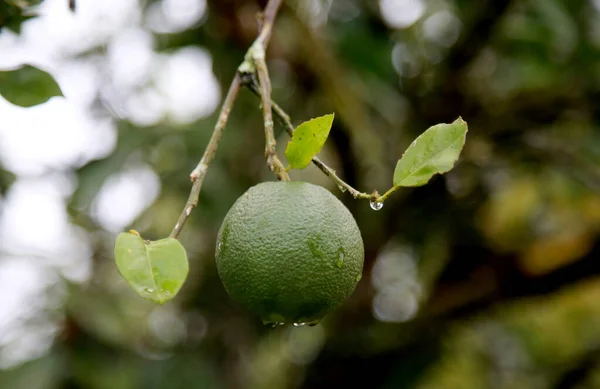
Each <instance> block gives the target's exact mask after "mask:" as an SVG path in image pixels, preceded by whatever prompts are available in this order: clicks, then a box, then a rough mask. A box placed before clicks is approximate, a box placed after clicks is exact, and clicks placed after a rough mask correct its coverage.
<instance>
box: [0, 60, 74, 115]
mask: <svg viewBox="0 0 600 389" xmlns="http://www.w3.org/2000/svg"><path fill="white" fill-rule="evenodd" d="M0 95H2V96H3V97H4V98H5V99H6V100H8V101H9V102H11V103H13V104H15V105H19V106H21V107H31V106H34V105H38V104H42V103H44V102H46V101H48V100H49V99H50V98H51V97H54V96H62V95H63V94H62V91H61V90H60V87H59V86H58V84H57V83H56V81H54V78H52V76H51V75H50V74H48V73H46V72H44V71H42V70H40V69H37V68H34V67H33V66H29V65H25V66H23V67H20V68H18V69H15V70H10V71H1V72H0Z"/></svg>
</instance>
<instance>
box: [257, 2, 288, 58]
mask: <svg viewBox="0 0 600 389" xmlns="http://www.w3.org/2000/svg"><path fill="white" fill-rule="evenodd" d="M281 2H282V1H281V0H269V3H267V6H266V7H265V10H264V12H263V18H262V27H261V29H260V34H259V35H258V38H257V40H258V41H259V42H261V43H262V45H263V47H264V48H265V49H266V48H267V46H268V45H269V40H270V39H271V34H272V33H273V23H274V22H275V17H276V16H277V11H279V7H280V6H281Z"/></svg>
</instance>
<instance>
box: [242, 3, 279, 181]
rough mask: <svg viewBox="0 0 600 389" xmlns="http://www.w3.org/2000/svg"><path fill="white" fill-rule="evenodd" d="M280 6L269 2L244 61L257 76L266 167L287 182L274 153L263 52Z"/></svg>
mask: <svg viewBox="0 0 600 389" xmlns="http://www.w3.org/2000/svg"><path fill="white" fill-rule="evenodd" d="M280 6H281V0H269V2H268V3H267V6H266V7H265V11H264V13H263V15H262V16H263V17H262V26H261V30H260V34H259V35H258V37H257V38H256V40H255V41H254V44H252V47H251V48H250V50H249V51H248V53H249V54H250V56H249V57H250V58H249V59H246V61H248V60H250V61H252V64H253V65H254V66H253V68H254V69H253V70H254V72H255V73H256V74H257V75H258V80H259V83H260V96H261V100H262V108H263V122H264V126H265V157H266V158H267V166H268V167H269V170H271V171H272V172H273V173H275V175H276V176H277V178H278V179H279V180H282V181H289V180H290V176H289V175H288V174H287V172H286V170H285V167H284V166H283V164H282V163H281V161H280V160H279V157H277V153H276V151H275V146H276V140H275V134H274V131H273V116H272V115H273V114H272V111H271V79H270V77H269V69H268V67H267V62H266V61H265V52H266V50H267V46H268V44H269V40H270V39H271V35H272V32H273V23H274V22H275V17H276V16H277V11H278V10H279V7H280Z"/></svg>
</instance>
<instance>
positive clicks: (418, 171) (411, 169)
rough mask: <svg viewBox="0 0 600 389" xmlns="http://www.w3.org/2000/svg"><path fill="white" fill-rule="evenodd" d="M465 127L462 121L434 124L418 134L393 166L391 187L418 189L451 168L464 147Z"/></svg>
mask: <svg viewBox="0 0 600 389" xmlns="http://www.w3.org/2000/svg"><path fill="white" fill-rule="evenodd" d="M466 135H467V123H466V122H465V121H464V120H462V118H458V119H456V120H455V121H454V122H453V123H451V124H437V125H435V126H432V127H430V128H429V129H428V130H427V131H425V132H424V133H422V134H421V135H420V136H419V137H418V138H417V139H415V141H414V142H413V143H412V144H411V145H410V146H409V147H408V149H406V151H405V152H404V155H403V156H402V158H401V159H400V160H399V161H398V163H397V164H396V170H395V171H394V186H395V187H396V186H422V185H425V184H426V183H427V182H428V181H429V180H430V179H431V177H433V176H434V175H435V174H442V173H445V172H447V171H449V170H450V169H452V167H453V166H454V163H455V162H456V160H457V159H458V156H459V155H460V152H461V150H462V148H463V146H464V145H465V137H466Z"/></svg>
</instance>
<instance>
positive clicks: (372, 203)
mask: <svg viewBox="0 0 600 389" xmlns="http://www.w3.org/2000/svg"><path fill="white" fill-rule="evenodd" d="M369 205H370V206H371V209H372V210H374V211H379V210H380V209H381V208H383V202H381V201H376V200H373V199H371V201H370V202H369Z"/></svg>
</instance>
